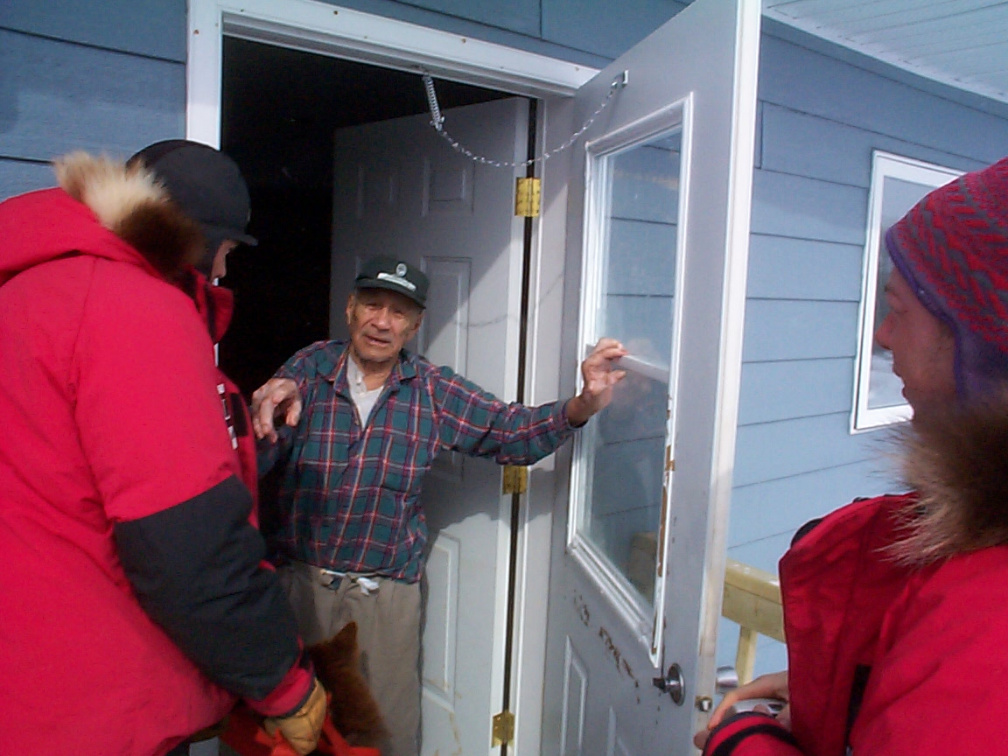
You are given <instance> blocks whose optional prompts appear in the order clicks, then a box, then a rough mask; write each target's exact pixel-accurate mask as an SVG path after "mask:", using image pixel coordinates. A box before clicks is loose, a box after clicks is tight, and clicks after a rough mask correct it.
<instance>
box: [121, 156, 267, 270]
mask: <svg viewBox="0 0 1008 756" xmlns="http://www.w3.org/2000/svg"><path fill="white" fill-rule="evenodd" d="M138 160H140V161H143V163H144V165H146V166H147V167H148V168H149V169H150V170H151V171H152V172H153V173H154V175H155V176H156V177H157V178H158V179H159V180H160V181H161V182H162V183H163V184H164V186H165V189H167V190H168V194H169V195H170V196H171V198H172V200H173V201H174V202H175V204H177V205H178V206H179V208H181V210H182V212H184V213H185V214H186V215H188V216H189V217H190V218H192V219H193V220H194V221H196V222H197V223H199V224H200V226H201V227H202V229H203V234H204V235H205V236H206V238H207V243H208V246H209V247H210V252H214V251H216V249H217V247H218V246H219V245H220V243H221V242H222V241H225V240H228V239H233V240H235V241H238V242H242V243H243V244H249V245H251V246H255V245H256V244H258V242H257V241H256V239H255V237H253V236H249V235H248V234H246V233H245V226H246V225H247V224H248V220H249V215H250V212H251V205H252V203H251V201H250V200H249V192H248V186H247V185H246V184H245V179H244V178H242V174H241V170H240V169H239V168H238V164H237V163H235V162H234V160H232V159H231V158H230V157H228V156H227V155H225V154H224V153H223V152H221V151H220V150H215V149H214V148H213V147H210V146H208V145H205V144H200V143H199V142H191V141H189V140H187V139H168V140H165V141H163V142H156V143H154V144H152V145H150V146H148V147H144V148H143V149H142V150H140V151H139V152H138V153H136V154H135V155H133V157H131V158H130V159H129V161H127V164H132V163H134V162H136V161H138Z"/></svg>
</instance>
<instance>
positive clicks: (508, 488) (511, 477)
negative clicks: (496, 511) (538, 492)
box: [501, 465, 528, 494]
mask: <svg viewBox="0 0 1008 756" xmlns="http://www.w3.org/2000/svg"><path fill="white" fill-rule="evenodd" d="M527 490H528V468H527V467H523V466H521V465H504V474H503V477H502V479H501V493H502V494H523V493H525V492H526V491H527Z"/></svg>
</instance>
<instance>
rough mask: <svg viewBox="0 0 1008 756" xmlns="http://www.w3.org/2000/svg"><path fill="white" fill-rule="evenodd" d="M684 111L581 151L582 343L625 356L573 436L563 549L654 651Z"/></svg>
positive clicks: (661, 574)
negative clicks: (608, 340)
mask: <svg viewBox="0 0 1008 756" xmlns="http://www.w3.org/2000/svg"><path fill="white" fill-rule="evenodd" d="M681 119H682V110H681V109H680V108H673V109H671V110H668V111H662V112H660V113H658V114H656V115H655V116H653V117H652V118H650V119H645V120H644V121H643V122H641V123H638V124H635V125H634V127H633V128H631V129H629V130H628V131H627V132H625V133H616V134H612V135H610V136H608V137H606V138H603V139H600V140H596V141H595V142H593V143H591V144H589V145H588V147H587V161H588V165H587V173H586V178H587V183H586V187H587V194H586V212H585V249H584V253H583V254H584V268H583V270H584V274H583V281H582V283H583V285H582V294H581V343H582V344H583V345H584V348H585V350H586V351H587V350H590V349H591V348H592V345H594V344H595V343H596V342H597V341H598V339H599V338H601V337H603V336H611V337H613V338H616V339H619V340H620V341H621V342H622V343H623V345H624V346H625V347H626V348H627V350H628V351H629V353H630V354H629V355H628V356H627V357H626V358H624V359H623V360H622V361H621V364H620V365H619V367H621V368H623V369H625V370H626V371H627V376H626V377H625V378H624V380H623V381H622V382H621V383H620V384H618V385H617V386H616V388H615V389H614V392H613V400H612V403H611V404H610V406H609V407H608V408H607V409H606V411H605V412H603V413H601V414H600V415H599V416H598V417H597V418H596V419H594V420H593V421H592V422H591V423H589V424H588V425H587V426H586V427H585V429H584V430H583V431H582V432H581V433H580V434H579V437H578V439H577V442H576V444H575V454H574V466H573V479H572V486H571V516H570V518H569V520H568V522H569V526H568V548H569V550H570V552H571V554H572V555H573V556H574V557H575V559H576V560H577V561H579V562H580V564H581V565H582V566H583V567H584V568H585V569H586V570H587V571H588V572H589V573H590V574H591V576H592V577H593V578H594V579H595V581H596V582H597V583H598V584H599V585H600V586H602V588H603V593H604V595H606V596H607V598H609V599H610V600H611V601H612V602H613V604H614V606H615V608H616V610H617V612H618V613H620V614H621V615H622V616H623V617H624V618H625V619H626V620H627V622H628V623H629V624H630V626H631V627H633V628H635V629H638V630H639V632H640V636H639V637H640V639H641V641H642V643H643V644H644V645H645V646H647V647H649V648H650V651H651V654H652V657H653V658H658V654H659V653H660V649H659V645H660V644H659V643H658V640H657V639H658V638H660V625H661V623H660V621H659V619H660V618H661V617H662V606H661V604H662V601H663V596H664V591H663V589H662V585H663V581H664V579H665V571H664V570H663V569H662V568H661V565H662V561H663V554H662V551H663V539H662V537H661V534H662V533H663V532H665V528H666V523H665V522H664V518H667V516H668V511H669V509H670V507H668V506H666V505H667V500H666V497H667V492H668V491H670V490H671V488H670V480H671V472H670V470H669V469H668V468H669V467H670V465H667V464H666V460H667V459H669V444H670V441H669V438H670V436H669V428H671V427H673V423H674V414H675V413H674V407H673V402H672V399H671V397H673V396H674V385H673V383H674V381H673V379H672V376H674V375H675V372H674V370H673V369H672V367H673V364H674V361H675V354H676V351H677V350H676V334H677V328H676V324H677V323H678V322H679V320H680V318H679V310H680V303H681V301H682V297H681V293H680V291H679V286H680V283H681V271H680V268H681V261H680V247H681V242H680V230H681V228H682V223H681V221H680V215H681V213H682V212H683V208H682V202H681V200H680V197H681V191H682V188H681V181H680V177H681V175H683V172H684V171H683V166H684V164H685V158H684V152H683V143H684V138H683V132H682V126H681Z"/></svg>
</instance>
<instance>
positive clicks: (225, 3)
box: [186, 0, 598, 145]
mask: <svg viewBox="0 0 1008 756" xmlns="http://www.w3.org/2000/svg"><path fill="white" fill-rule="evenodd" d="M225 33H226V34H228V35H229V36H234V37H241V38H243V39H249V40H253V41H257V42H266V43H270V44H275V45H280V46H283V47H289V48H294V49H297V50H304V51H307V52H313V53H318V54H322V55H330V56H333V57H340V58H346V59H348V60H354V61H358V62H362V63H371V64H375V65H380V66H385V67H386V68H395V69H399V70H405V71H427V72H429V73H431V74H432V75H434V76H439V77H442V78H449V79H452V80H454V81H460V82H464V83H467V84H475V85H479V86H484V87H488V88H492V89H497V90H501V91H505V92H513V93H515V94H522V95H528V96H530V97H547V96H550V95H571V94H573V93H574V91H576V90H577V88H578V87H580V86H581V85H582V84H583V83H585V82H586V81H588V80H589V79H590V78H591V77H592V76H594V75H595V74H596V73H598V71H597V70H596V69H594V68H591V67H590V66H582V65H578V64H576V63H570V62H568V61H563V60H559V59H557V58H550V57H548V56H545V55H540V54H538V53H531V52H525V51H523V50H517V49H515V48H512V47H506V46H504V45H499V44H495V43H493V42H484V41H481V40H478V39H471V38H469V37H466V36H463V35H459V34H453V33H450V32H444V31H438V30H436V29H430V28H428V27H424V26H419V25H417V24H411V23H406V22H404V21H397V20H395V19H391V18H384V17H381V16H374V15H371V14H368V13H362V12H360V11H355V10H349V9H347V8H341V7H339V6H336V5H329V4H327V3H321V2H315V1H314V0H284V1H283V2H277V1H276V0H190V2H189V38H188V64H187V66H186V80H187V103H186V104H187V107H186V134H187V136H188V137H189V138H190V139H196V140H198V141H201V142H205V143H207V144H212V145H219V143H220V102H221V63H222V49H223V44H222V36H223V34H225Z"/></svg>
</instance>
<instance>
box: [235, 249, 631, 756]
mask: <svg viewBox="0 0 1008 756" xmlns="http://www.w3.org/2000/svg"><path fill="white" fill-rule="evenodd" d="M427 288H428V281H427V277H426V276H425V275H424V274H423V273H422V272H421V271H420V270H418V269H417V268H415V267H414V266H412V265H410V264H409V263H407V262H404V261H400V260H395V259H393V258H388V257H376V258H373V259H371V260H369V261H367V262H366V263H365V265H364V266H363V269H362V271H361V273H360V275H359V276H357V278H356V280H355V289H354V292H353V293H352V294H351V295H350V297H349V299H348V301H347V307H346V316H347V324H348V326H349V331H350V339H349V341H347V342H343V341H323V342H317V343H315V344H312V345H311V346H308V347H306V348H305V349H302V350H301V351H300V352H298V353H297V354H295V355H294V356H293V357H291V358H290V359H289V360H288V361H287V362H286V363H285V364H284V365H283V367H281V368H280V370H278V371H277V373H276V375H275V376H274V377H273V378H272V379H271V380H269V381H268V382H267V383H266V384H265V385H263V386H262V387H260V388H259V389H258V390H257V391H256V392H255V393H254V394H253V395H252V416H253V426H254V428H255V431H256V435H257V436H258V437H259V438H260V439H262V438H266V439H269V440H270V441H271V442H273V444H272V447H271V448H270V449H269V451H268V452H267V453H266V455H265V458H266V459H267V464H268V465H271V466H272V465H276V464H281V465H283V469H282V482H281V485H280V494H279V507H278V510H279V511H278V513H277V515H278V518H279V532H278V538H277V543H278V546H279V549H280V551H281V554H282V555H283V557H284V558H285V559H286V560H287V561H286V563H285V564H284V565H283V566H282V567H281V570H280V577H281V582H282V583H283V585H284V586H285V588H286V589H287V592H288V596H289V597H290V600H291V603H292V604H293V606H294V609H295V613H296V614H297V616H298V623H299V625H300V628H301V633H302V635H303V637H304V639H305V642H306V643H316V642H319V641H322V640H325V639H327V638H329V637H331V636H332V635H334V634H335V633H337V632H338V631H339V630H340V628H342V627H343V626H344V625H345V624H347V623H348V622H350V621H356V622H357V625H358V639H359V641H360V644H361V656H362V659H363V660H364V666H365V672H366V675H367V677H368V682H369V685H370V686H371V690H372V693H373V694H374V695H375V698H376V700H377V701H378V704H379V706H380V707H381V710H382V713H383V715H384V718H385V722H386V725H387V726H388V727H389V730H390V738H389V741H390V742H389V743H388V747H386V748H383V749H382V752H383V754H385V755H386V756H416V754H417V753H418V742H417V732H418V729H419V723H420V678H419V657H420V615H421V596H420V578H421V576H422V573H423V550H424V547H425V545H426V541H427V527H426V523H425V520H424V515H423V509H422V506H421V504H420V489H421V484H422V481H423V476H424V474H425V473H426V472H427V470H428V469H430V466H431V463H432V462H433V460H434V457H435V456H436V455H437V454H438V453H439V452H440V451H441V450H443V449H450V450H454V451H458V452H462V453H464V454H468V455H471V456H475V457H492V458H493V459H494V460H495V461H497V462H498V463H499V464H509V465H527V464H532V463H534V462H536V461H537V460H539V459H542V458H543V457H545V456H546V455H548V454H551V453H552V452H553V451H555V450H556V449H557V447H559V446H560V445H561V444H562V443H563V442H564V441H566V440H567V439H568V438H569V437H570V436H571V435H572V434H573V432H574V430H575V429H576V428H577V427H579V426H581V425H584V423H586V422H587V421H588V419H589V418H590V417H591V416H592V415H594V414H595V413H596V412H598V411H599V410H600V409H602V408H603V407H605V406H606V405H607V404H608V403H609V401H610V399H611V394H612V387H613V386H614V385H615V384H616V383H617V382H618V381H619V380H620V379H621V378H622V377H623V375H624V373H623V371H620V370H614V369H613V366H612V363H613V362H614V361H615V360H617V359H619V358H620V357H622V356H623V355H624V354H626V350H625V349H624V348H623V347H622V345H621V344H619V343H618V342H616V341H615V340H613V339H602V340H600V341H599V343H598V344H597V345H596V347H595V349H594V350H593V351H592V353H591V354H590V355H589V356H588V358H587V359H585V361H584V362H583V363H582V365H581V370H582V375H583V377H584V388H583V390H582V391H581V393H580V394H578V395H577V396H575V397H573V398H571V399H568V400H566V401H558V402H554V403H551V404H545V405H542V406H540V407H526V406H524V405H521V404H517V403H516V404H506V403H504V402H502V401H501V400H499V399H497V398H496V397H495V396H493V395H492V394H489V393H487V392H486V391H484V390H483V389H481V388H480V387H479V386H477V385H475V384H474V383H472V382H470V381H468V380H466V379H465V378H463V377H462V376H460V375H458V374H457V373H455V372H454V371H452V370H451V369H450V368H447V367H437V366H435V365H433V364H432V363H430V362H428V361H427V360H425V359H424V358H423V357H420V356H418V355H415V354H412V353H410V352H407V351H405V349H404V347H405V345H406V343H407V342H408V341H409V340H410V339H411V338H412V337H413V336H414V335H415V334H416V332H417V330H418V329H419V327H420V323H421V321H422V319H423V308H424V306H425V304H426V297H427ZM275 418H281V419H282V420H283V422H284V425H285V426H286V427H283V428H281V429H280V430H279V431H277V429H276V428H275V427H274V419H275Z"/></svg>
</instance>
